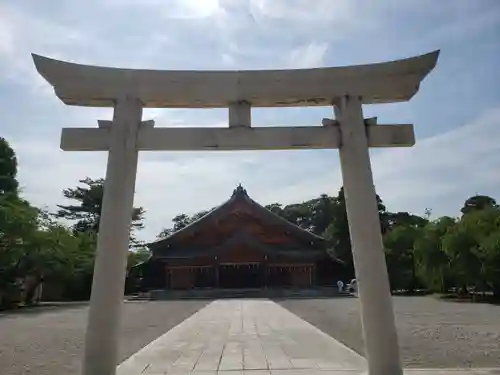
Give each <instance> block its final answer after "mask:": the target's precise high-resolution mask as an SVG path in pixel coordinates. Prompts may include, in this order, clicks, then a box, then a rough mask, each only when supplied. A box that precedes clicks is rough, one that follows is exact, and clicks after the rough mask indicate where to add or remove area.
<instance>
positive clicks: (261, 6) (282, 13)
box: [251, 0, 354, 22]
mask: <svg viewBox="0 0 500 375" xmlns="http://www.w3.org/2000/svg"><path fill="white" fill-rule="evenodd" d="M251 3H252V5H253V6H255V7H256V8H257V9H258V10H259V11H260V12H261V13H262V14H264V15H266V16H268V17H273V18H282V19H288V20H291V21H299V22H300V21H313V22H330V21H332V20H339V19H345V18H348V17H351V16H352V14H353V11H354V3H353V1H352V0H335V1H332V0H315V1H309V0H251Z"/></svg>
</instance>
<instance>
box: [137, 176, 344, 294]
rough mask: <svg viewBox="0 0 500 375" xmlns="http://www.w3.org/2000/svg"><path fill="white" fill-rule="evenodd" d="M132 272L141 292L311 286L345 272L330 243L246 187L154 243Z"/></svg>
mask: <svg viewBox="0 0 500 375" xmlns="http://www.w3.org/2000/svg"><path fill="white" fill-rule="evenodd" d="M148 247H149V249H150V250H151V253H152V256H151V258H149V259H148V260H147V261H145V262H144V263H141V264H139V265H137V266H135V267H133V268H132V270H131V271H130V273H129V278H130V277H132V278H133V279H135V280H136V283H138V284H139V285H140V286H139V288H140V289H141V290H143V291H144V290H160V289H167V290H168V289H178V290H179V289H182V290H186V289H201V288H221V289H262V288H311V287H314V286H320V285H333V284H335V283H336V281H337V280H339V279H340V278H342V277H343V276H344V274H345V270H344V266H343V264H342V262H341V261H340V260H339V259H337V258H336V257H335V255H334V252H333V249H331V248H330V247H329V245H328V242H327V241H326V240H325V239H324V238H322V237H319V236H317V235H315V234H313V233H311V232H309V231H307V230H305V229H302V228H300V227H298V226H296V225H294V224H292V223H291V222H289V221H288V220H286V219H284V218H282V217H280V216H278V215H276V214H275V213H273V212H271V211H270V210H268V209H267V208H265V207H263V206H261V205H260V204H258V203H257V202H255V201H254V200H253V199H252V198H250V197H249V196H248V194H247V192H246V190H245V189H244V188H243V187H242V186H241V185H240V186H238V187H237V188H236V189H235V190H234V191H233V194H232V196H231V198H230V199H229V200H227V201H226V202H225V203H223V204H222V205H220V206H219V207H217V208H215V209H213V210H212V211H210V212H209V213H208V214H206V215H205V216H203V217H202V218H200V219H198V220H197V221H195V222H193V223H191V224H190V225H188V226H186V227H184V228H182V229H180V230H178V231H177V232H175V233H173V234H172V235H170V236H168V237H166V238H164V239H161V240H158V241H156V242H152V243H150V244H148Z"/></svg>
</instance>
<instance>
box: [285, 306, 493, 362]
mask: <svg viewBox="0 0 500 375" xmlns="http://www.w3.org/2000/svg"><path fill="white" fill-rule="evenodd" d="M393 301H394V310H395V313H396V322H397V327H398V333H399V341H400V346H401V356H402V359H403V363H404V365H405V366H407V367H420V368H455V367H499V366H500V306H493V305H488V304H471V303H456V302H444V301H439V300H437V299H435V298H432V297H395V298H394V299H393ZM278 302H279V303H280V304H281V305H282V306H283V307H285V308H287V309H288V310H289V311H291V312H293V313H294V314H296V315H298V316H300V317H301V318H303V319H304V320H306V321H308V322H309V323H311V324H313V325H315V326H316V327H318V328H319V329H321V330H322V331H324V332H325V333H327V334H329V335H330V336H332V337H334V338H335V339H337V340H339V341H341V342H342V343H344V344H345V345H347V346H348V347H350V348H352V349H354V350H355V351H356V352H358V353H359V354H361V355H363V352H364V349H363V340H362V337H361V325H360V319H359V308H358V307H359V300H358V299H357V298H333V299H309V300H307V299H304V300H285V301H278Z"/></svg>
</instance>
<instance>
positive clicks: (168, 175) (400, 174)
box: [0, 0, 500, 240]
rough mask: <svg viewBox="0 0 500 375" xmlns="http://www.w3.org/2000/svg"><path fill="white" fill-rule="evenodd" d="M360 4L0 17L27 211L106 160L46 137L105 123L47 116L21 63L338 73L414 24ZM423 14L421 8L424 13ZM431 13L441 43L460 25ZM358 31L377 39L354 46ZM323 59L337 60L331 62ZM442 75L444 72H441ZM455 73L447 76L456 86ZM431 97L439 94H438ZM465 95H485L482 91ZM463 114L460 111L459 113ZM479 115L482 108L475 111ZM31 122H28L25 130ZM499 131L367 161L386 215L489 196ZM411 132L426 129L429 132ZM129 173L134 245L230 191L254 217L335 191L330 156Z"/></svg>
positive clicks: (182, 0)
mask: <svg viewBox="0 0 500 375" xmlns="http://www.w3.org/2000/svg"><path fill="white" fill-rule="evenodd" d="M372 3H373V4H372ZM372 3H369V4H368V3H366V2H365V3H364V6H360V2H359V1H358V0H335V1H333V0H315V1H305V0H302V1H301V0H246V1H239V0H220V1H215V0H196V1H195V0H170V1H166V0H165V1H163V0H144V1H142V0H106V1H105V2H97V1H95V0H89V1H88V2H86V3H85V6H82V7H79V6H77V5H71V6H61V7H58V8H57V9H52V10H47V9H48V8H49V7H43V8H39V9H38V10H37V9H35V8H36V7H26V8H23V7H22V6H21V5H19V6H18V5H17V4H14V3H12V5H9V6H6V5H1V6H0V73H1V74H2V77H3V78H4V80H3V81H2V82H0V95H3V97H2V100H3V99H5V100H7V101H8V103H13V106H14V105H15V103H21V105H20V106H18V107H17V108H12V110H11V112H12V113H14V114H13V115H12V118H13V119H14V120H13V122H14V125H13V126H11V127H9V128H8V131H6V132H4V128H2V136H5V137H6V138H7V139H8V140H9V141H11V143H12V144H13V146H14V147H15V149H16V152H17V153H18V156H19V163H20V180H21V183H22V185H23V186H24V191H25V194H26V196H27V197H28V198H29V199H31V200H32V201H33V203H35V204H37V205H40V206H44V205H48V206H49V207H51V208H52V209H54V208H55V205H56V204H58V203H62V194H61V190H62V189H63V188H67V187H72V186H75V185H76V184H77V182H78V180H79V179H81V178H84V177H85V176H90V177H101V176H103V175H104V172H105V165H106V156H105V154H103V153H97V154H95V153H64V152H62V151H60V150H59V144H58V143H59V138H60V134H59V132H60V126H61V124H64V125H65V126H95V121H96V120H97V119H101V118H110V111H103V110H98V109H90V108H75V107H65V106H63V105H62V104H61V103H60V102H58V101H57V99H56V98H55V95H54V94H53V92H52V90H51V88H50V87H49V85H48V84H47V83H46V82H44V81H43V80H42V78H41V77H40V76H39V75H38V74H37V73H36V71H35V69H34V67H33V64H32V61H31V58H30V55H29V53H30V52H37V53H42V54H46V55H49V56H53V57H56V58H61V59H68V60H73V61H77V62H81V63H87V64H105V65H112V66H123V67H132V68H134V67H141V68H142V67H145V68H148V67H151V68H159V69H223V68H231V69H249V68H251V69H255V68H259V69H262V68H284V67H295V68H299V67H317V66H321V65H325V64H330V63H332V61H333V59H335V61H336V62H338V63H342V64H344V63H347V64H349V63H352V61H356V62H359V61H361V63H362V62H364V61H367V62H370V61H372V60H373V59H379V58H385V57H382V56H381V55H379V54H378V53H379V51H380V50H383V49H384V48H385V47H381V46H380V43H379V44H378V45H377V46H376V47H373V46H372V43H376V42H377V41H380V40H384V38H387V36H388V35H389V33H391V32H394V30H398V31H403V30H404V28H403V26H405V27H406V23H408V27H411V24H413V23H418V22H417V20H413V19H409V18H404V19H399V15H400V13H395V12H396V10H395V9H396V8H395V7H386V6H385V8H384V5H378V4H379V2H372ZM381 3H384V4H386V5H387V3H393V1H392V0H390V1H386V2H381ZM370 4H371V5H370ZM375 4H377V5H375ZM405 4H406V3H405ZM392 5H393V4H392ZM431 5H432V4H431V2H430V1H428V2H427V6H428V7H430V6H431ZM406 8H407V9H406ZM420 8H421V5H420V2H415V1H414V2H412V3H411V4H410V5H407V6H405V9H406V10H405V11H404V12H407V13H404V12H403V13H401V14H409V15H410V16H411V17H413V16H414V14H415V12H414V11H415V10H419V13H418V17H426V15H425V12H424V11H423V10H421V9H420ZM397 9H401V8H397ZM408 9H409V10H408ZM432 9H434V12H435V13H438V14H439V17H441V18H439V19H440V25H441V27H442V31H441V32H440V36H439V39H440V40H444V39H446V38H449V37H450V36H449V34H450V33H451V31H449V30H448V29H447V27H448V28H450V29H451V30H453V27H454V26H453V25H456V24H459V22H458V21H460V20H462V21H463V20H464V19H466V18H464V16H460V17H461V18H460V17H454V16H451V17H450V18H451V22H450V19H447V18H446V17H447V16H448V14H449V13H450V12H448V10H447V9H448V8H443V9H444V10H440V9H441V8H439V9H438V8H437V7H434V8H432ZM426 11H427V10H426ZM451 13H453V12H451ZM89 14H90V15H92V16H89ZM460 14H462V13H460ZM383 17H386V18H385V19H384V18H383ZM167 18H168V19H167ZM454 18H457V19H454ZM422 20H424V21H425V20H426V19H425V18H422ZM422 20H420V23H421V24H422V22H423V21H422ZM488 20H489V21H488V22H489V23H490V24H491V23H493V22H494V21H495V20H494V17H493V16H491V19H490V18H488ZM413 21H415V22H413ZM441 21H442V22H441ZM447 21H448V22H447ZM495 22H496V21H495ZM423 23H424V24H425V22H423ZM447 25H449V26H447ZM450 25H451V26H450ZM374 26H376V27H374ZM371 27H374V28H373V29H372V30H375V31H378V34H376V33H374V34H373V35H372V34H371V33H369V32H367V30H368V29H367V28H371ZM377 27H378V28H377ZM475 29H476V28H475ZM409 30H410V29H409ZM429 30H430V29H429ZM359 31H361V32H359ZM476 31H477V30H476ZM407 34H410V33H409V32H408V33H407ZM353 36H354V38H353ZM367 37H368V39H367ZM406 38H409V37H408V36H406ZM412 38H413V39H411V40H410V39H408V42H406V39H405V43H404V44H405V48H409V49H414V48H417V49H419V48H420V45H419V44H418V43H420V42H421V38H420V35H415V37H412ZM415 45H417V46H418V47H415ZM426 47H427V45H426ZM398 48H399V49H397V51H396V50H395V51H394V52H392V51H391V57H395V56H398V55H399V54H401V53H403V54H405V53H406V52H401V49H400V48H401V47H398ZM391 49H393V46H391ZM394 49H396V48H394ZM332 51H335V52H337V51H338V52H339V53H338V54H336V55H335V56H334V55H333V53H332ZM405 51H406V50H405ZM370 56H372V57H370ZM374 56H376V57H374ZM443 60H444V59H443ZM440 64H441V62H440ZM447 68H448V69H449V65H448V66H446V60H445V61H444V65H443V69H444V70H445V71H446V69H447ZM460 73H461V72H458V71H457V73H456V75H457V77H458V76H459V74H460ZM439 74H440V73H439ZM439 74H438V73H436V75H434V74H433V76H432V77H430V79H431V80H432V79H434V77H435V76H438V75H439ZM467 74H468V76H469V77H470V78H471V81H474V80H475V77H474V76H473V75H472V73H471V71H470V70H467ZM461 77H462V78H463V76H461ZM473 78H474V79H473ZM492 81H493V80H492ZM442 84H444V85H445V86H446V87H448V89H449V87H450V85H447V84H446V82H444V83H443V82H442ZM434 89H436V90H437V89H439V88H436V86H434ZM33 90H43V92H44V93H49V94H50V95H48V96H44V98H42V99H43V100H44V101H43V102H42V99H41V98H40V96H33V95H30V94H32V91H33ZM431 91H432V90H431ZM37 93H38V91H37ZM477 93H478V96H479V95H484V94H483V93H484V91H481V90H477ZM431 94H432V93H429V91H427V94H425V96H421V95H424V94H419V96H418V98H416V102H417V104H416V105H417V107H412V108H415V109H416V108H418V101H419V100H420V98H424V100H428V103H429V99H425V98H434V99H435V98H436V97H435V96H432V95H431ZM33 98H36V100H33ZM445 99H447V100H448V99H449V98H439V100H440V104H439V106H436V107H437V109H436V108H433V106H432V104H433V103H431V102H430V103H429V106H428V107H427V108H424V109H423V111H424V112H426V113H431V114H434V113H438V112H439V113H440V114H441V116H442V117H441V119H442V118H445V117H446V116H447V115H450V114H452V113H453V114H455V113H456V112H460V113H461V110H462V109H461V108H455V107H453V106H450V107H447V103H448V105H449V102H446V103H443V102H442V101H444V100H445ZM483 99H485V100H484V103H487V102H488V100H489V102H490V103H491V98H483V97H481V98H480V100H481V103H483ZM431 100H432V99H431ZM35 102H36V105H35ZM47 103H48V104H47ZM54 103H57V105H56V104H54ZM413 103H415V101H414V102H413ZM413 103H412V104H411V105H412V106H413ZM46 104H47V109H46V110H44V109H43V108H45V105H46ZM469 104H470V105H469ZM34 107H35V108H34ZM473 107H474V104H472V103H468V108H473ZM19 108H20V110H19ZM33 108H34V109H33ZM61 108H64V109H61ZM384 108H387V106H384ZM392 108H395V109H394V111H393V112H391V119H392V117H397V118H398V120H399V118H400V116H399V115H401V114H402V112H401V111H400V110H399V109H398V108H399V107H392ZM419 108H423V106H422V105H420V107H419ZM482 108H487V104H484V107H482ZM9 109H10V108H9ZM16 111H17V112H16ZM53 111H54V112H53ZM271 111H273V110H267V112H266V113H267V114H264V111H263V110H262V111H261V110H256V111H255V113H254V114H255V119H256V121H255V122H256V123H259V124H270V123H276V122H278V123H280V124H286V123H289V122H294V121H295V123H298V122H302V121H303V123H304V124H307V123H310V124H313V123H314V124H317V123H319V122H320V120H321V116H317V114H318V112H315V111H314V110H311V111H310V112H308V111H309V110H307V109H297V110H295V111H288V112H287V111H285V110H281V109H280V111H283V112H279V113H278V112H276V111H274V112H272V115H271ZM382 111H383V109H381V112H382ZM418 111H420V109H418ZM11 112H9V113H7V114H11ZM384 113H387V112H384ZM408 113H411V112H408ZM443 113H444V115H443ZM469 115H470V112H469ZM477 115H479V114H477ZM226 116H227V114H226V112H225V111H201V110H200V111H196V112H195V111H188V110H163V109H158V110H155V109H147V110H145V113H144V119H149V118H155V119H156V120H157V126H210V125H211V126H213V125H221V124H225V123H226V122H227V121H226ZM412 116H413V114H412ZM457 117H459V116H455V117H454V118H455V119H456V118H457ZM412 119H413V118H412ZM445 120H446V119H445ZM33 121H36V122H38V123H37V127H36V128H34V125H33ZM499 121H500V113H499V110H491V111H489V112H485V113H483V114H482V115H481V116H478V117H477V119H476V120H475V121H472V122H471V123H470V124H469V125H467V126H464V127H461V128H457V129H456V130H454V131H451V132H449V133H446V134H443V135H437V136H434V137H431V138H427V139H424V140H418V142H417V145H416V147H415V148H412V149H388V150H383V151H378V152H374V153H373V159H372V161H373V170H374V175H375V180H376V185H377V190H378V192H379V193H380V195H381V196H382V198H383V199H384V201H385V202H386V203H387V206H388V208H389V209H391V210H409V211H414V212H419V213H422V212H423V210H424V208H425V207H431V208H434V212H435V213H436V214H442V213H449V214H453V213H455V212H457V211H458V208H459V206H460V204H461V203H462V201H463V200H464V199H465V198H466V197H467V196H468V195H471V194H474V193H476V192H481V193H486V194H492V195H493V196H494V195H495V194H496V193H497V186H498V184H499V182H500V181H499V179H500V177H498V176H499V175H498V173H494V171H495V169H498V167H499V166H500V160H499V158H500V156H498V155H500V153H499V152H498V151H499V150H498V146H497V144H496V142H495V141H496V139H498V138H499V135H500V134H499V132H500V128H499V127H498V126H497V124H498V122H499ZM38 125H40V127H38ZM424 125H425V126H427V129H430V128H431V126H430V125H431V124H424ZM448 125H449V124H447V125H446V126H447V127H448V128H450V126H448ZM27 129H31V131H32V132H35V131H36V134H33V133H32V132H30V131H27ZM440 131H442V130H440V129H439V124H438V127H437V128H434V129H433V130H432V132H431V131H426V132H425V133H426V134H429V133H432V134H435V133H439V132H440ZM44 132H45V133H44ZM138 170H139V172H138V181H137V194H136V204H137V205H143V206H144V207H145V209H146V210H147V229H146V230H145V231H144V233H142V234H141V236H142V238H144V239H147V240H149V239H152V238H154V236H155V235H156V234H157V233H158V231H159V230H161V228H162V227H164V226H168V225H170V220H171V218H172V217H173V216H175V215H176V214H178V213H182V212H187V213H194V212H196V211H198V210H201V209H205V208H210V207H212V206H215V205H217V204H220V203H221V202H223V201H224V200H225V199H227V198H228V196H229V195H230V194H231V192H232V190H233V188H234V187H235V186H236V185H237V184H238V183H239V182H242V183H243V184H244V185H245V187H246V188H247V189H248V191H249V193H250V194H251V195H252V196H253V197H254V198H255V199H256V200H257V201H260V202H261V203H263V204H267V203H271V202H275V201H277V202H282V203H285V204H286V203H292V202H297V201H301V200H306V199H309V198H313V197H316V196H318V195H319V194H321V193H329V194H335V193H336V192H337V191H338V189H339V187H340V185H341V176H340V170H339V162H338V157H337V152H336V151H334V150H326V151H300V152H299V151H297V152H262V153H252V152H239V153H237V152H235V153H210V152H205V153H150V154H146V153H145V154H144V155H141V157H140V163H139V169H138Z"/></svg>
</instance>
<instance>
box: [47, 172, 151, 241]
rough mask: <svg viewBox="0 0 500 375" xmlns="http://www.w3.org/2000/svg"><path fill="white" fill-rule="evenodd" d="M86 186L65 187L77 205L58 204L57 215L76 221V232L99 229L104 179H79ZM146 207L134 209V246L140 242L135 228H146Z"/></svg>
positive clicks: (132, 228) (132, 239) (131, 239)
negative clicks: (135, 233)
mask: <svg viewBox="0 0 500 375" xmlns="http://www.w3.org/2000/svg"><path fill="white" fill-rule="evenodd" d="M79 182H80V183H81V184H83V185H84V186H83V187H81V186H77V187H76V188H73V189H64V190H63V195H64V197H65V198H67V199H71V200H74V201H77V202H78V204H76V205H68V206H64V205H58V207H59V210H58V211H57V213H56V217H59V218H64V219H67V220H72V221H76V223H75V224H74V225H73V230H74V232H87V231H93V232H95V233H97V232H98V231H99V224H100V219H101V210H102V198H103V191H104V179H102V178H99V179H96V180H94V179H91V178H89V177H86V178H85V179H83V180H80V181H79ZM144 213H145V211H144V209H143V208H142V207H137V208H136V207H134V208H133V210H132V225H131V231H130V241H131V243H132V244H133V246H138V245H139V243H138V241H137V240H136V238H135V236H134V230H140V229H143V228H144V223H143V220H144Z"/></svg>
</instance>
